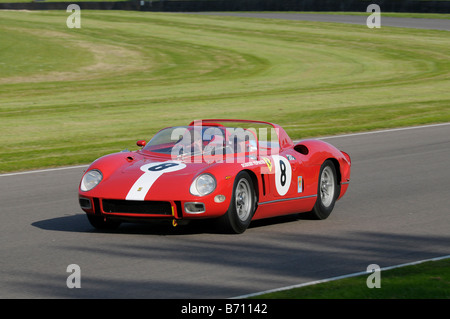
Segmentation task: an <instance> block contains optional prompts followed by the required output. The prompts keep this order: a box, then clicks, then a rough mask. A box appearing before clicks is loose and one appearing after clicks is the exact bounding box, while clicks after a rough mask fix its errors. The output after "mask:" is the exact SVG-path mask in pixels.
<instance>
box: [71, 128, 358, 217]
mask: <svg viewBox="0 0 450 319" xmlns="http://www.w3.org/2000/svg"><path fill="white" fill-rule="evenodd" d="M219 122H221V123H224V122H225V123H226V122H233V123H236V122H237V123H242V124H244V123H245V124H246V125H248V124H255V125H259V124H267V125H270V126H271V127H272V128H274V129H276V131H277V133H278V142H279V152H278V154H268V155H266V154H261V150H262V147H261V146H260V147H259V151H258V152H255V153H254V154H251V159H249V158H248V155H249V154H248V153H245V154H240V155H239V154H238V155H237V156H235V158H234V161H233V162H231V163H230V162H226V161H225V162H217V161H213V162H210V161H209V160H208V158H207V157H205V158H202V159H201V160H196V159H195V158H194V160H192V159H193V158H189V160H188V161H187V160H186V159H183V160H180V161H179V162H178V164H179V165H181V166H179V167H178V168H177V170H175V171H171V170H170V169H169V170H167V171H166V172H160V173H158V174H159V175H157V176H156V177H152V179H151V182H150V183H151V186H150V187H149V188H148V190H147V189H144V190H143V191H144V192H146V193H145V194H144V193H142V194H140V193H139V191H141V192H142V190H139V188H137V189H136V190H135V191H134V195H133V194H131V193H132V192H131V189H132V188H133V187H138V186H139V185H136V184H137V180H139V179H142V177H143V175H145V174H147V173H145V170H143V167H151V166H152V165H157V164H158V163H159V164H161V163H166V162H167V163H170V162H173V161H172V159H171V158H170V157H168V156H167V155H162V154H156V153H152V152H149V151H147V150H146V149H145V148H143V149H141V150H138V151H126V152H120V153H114V154H110V155H106V156H104V157H101V158H99V159H97V160H96V161H94V162H93V163H92V164H91V165H90V166H89V168H88V169H87V170H86V173H87V172H89V171H91V170H99V171H100V172H101V174H102V175H103V179H102V180H101V182H100V183H99V184H98V185H97V186H96V187H94V188H93V189H92V190H89V191H82V190H81V189H79V199H80V205H81V208H82V209H83V210H84V211H85V212H86V213H87V214H94V215H98V216H103V217H105V218H115V219H119V220H123V221H142V220H146V219H161V218H165V219H169V220H174V221H179V220H183V219H200V218H215V217H220V216H222V215H224V214H225V213H226V212H227V210H228V207H229V205H230V199H231V198H232V192H233V184H234V180H235V177H236V175H237V174H238V173H239V172H240V171H243V170H245V171H247V172H248V173H249V174H250V176H251V178H252V181H253V186H254V189H255V191H256V196H257V207H256V211H255V214H254V216H253V220H256V219H261V218H267V217H274V216H280V215H287V214H293V213H301V212H308V211H311V209H312V208H313V207H314V204H315V202H316V200H317V196H318V194H317V193H318V179H319V172H320V168H321V165H322V164H323V163H324V161H325V160H327V159H331V160H332V161H333V163H334V164H335V167H336V172H337V177H338V184H339V188H338V189H339V192H340V193H339V196H338V199H339V198H341V197H342V196H343V195H344V194H345V192H346V191H347V188H348V184H349V181H350V166H351V161H350V157H349V155H348V154H346V153H345V152H342V151H340V150H338V149H336V148H335V147H334V146H332V145H330V144H328V143H325V142H323V141H321V140H303V141H300V142H298V143H296V144H294V143H293V142H292V140H291V139H290V138H289V136H288V135H287V133H286V132H285V131H284V129H283V128H281V127H280V126H279V125H276V124H272V123H267V122H261V121H247V120H202V125H203V126H216V125H217V126H221V125H219V124H216V123H219ZM194 124H195V122H192V123H191V124H190V125H194ZM142 144H145V143H142V141H140V145H141V146H142ZM241 155H242V156H241ZM244 158H246V159H245V161H243V159H244ZM281 162H284V163H285V164H280V165H284V166H287V167H283V169H285V170H289V169H290V172H291V173H290V174H287V176H289V175H290V178H289V181H288V183H287V184H285V185H287V186H285V187H283V189H282V190H281V188H280V184H279V183H277V179H279V174H278V175H277V174H276V172H277V170H279V169H280V166H279V165H278V163H281ZM286 162H288V163H289V165H288V164H287V163H286ZM152 163H157V164H152ZM289 166H290V168H289ZM180 167H182V168H180ZM159 168H161V167H159ZM202 173H209V174H211V175H213V176H214V177H215V179H216V184H217V186H216V188H215V190H214V191H213V192H212V193H211V194H208V195H205V196H196V195H192V194H191V192H190V186H191V184H192V183H193V181H194V180H195V178H196V177H197V176H198V175H200V174H202ZM142 185H145V184H142ZM141 188H142V187H141ZM144 188H145V187H144ZM136 194H137V195H136ZM218 195H223V196H224V197H225V199H224V200H223V201H222V202H218V201H217V200H215V198H217V196H218ZM133 196H136V197H133ZM185 203H202V204H203V205H204V212H200V213H199V212H188V211H186V209H185ZM146 205H147V206H146ZM148 205H150V206H148ZM144 206H146V207H147V208H145V207H144ZM143 207H144V208H143ZM148 207H154V209H150V211H149V210H148Z"/></svg>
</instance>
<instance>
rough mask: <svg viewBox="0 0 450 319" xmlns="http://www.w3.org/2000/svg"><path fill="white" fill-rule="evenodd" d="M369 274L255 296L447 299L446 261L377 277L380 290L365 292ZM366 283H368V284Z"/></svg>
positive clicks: (449, 262)
mask: <svg viewBox="0 0 450 319" xmlns="http://www.w3.org/2000/svg"><path fill="white" fill-rule="evenodd" d="M369 275H370V274H369V273H368V274H367V275H363V276H358V277H352V278H346V279H340V280H336V281H330V282H326V283H321V284H317V285H312V286H306V287H302V288H295V289H290V290H285V291H279V292H274V293H269V294H264V295H260V296H257V297H255V298H260V299H272V298H273V299H448V298H450V259H443V260H439V261H429V262H426V263H422V264H418V265H413V266H406V267H401V268H396V269H391V270H386V271H382V272H381V273H380V283H381V285H380V288H368V287H367V284H366V280H367V278H368V276H369ZM370 282H372V281H371V280H370Z"/></svg>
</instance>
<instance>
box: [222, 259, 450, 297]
mask: <svg viewBox="0 0 450 319" xmlns="http://www.w3.org/2000/svg"><path fill="white" fill-rule="evenodd" d="M447 258H450V255H446V256H442V257H436V258H431V259H425V260H419V261H414V262H410V263H406V264H401V265H395V266H390V267H385V268H381V269H380V270H381V271H384V270H390V269H395V268H400V267H405V266H413V265H418V264H421V263H424V262H427V261H437V260H442V259H447ZM370 274H371V273H370V272H367V271H361V272H357V273H353V274H348V275H343V276H337V277H332V278H328V279H322V280H316V281H310V282H306V283H303V284H298V285H292V286H286V287H281V288H276V289H271V290H266V291H261V292H256V293H252V294H248V295H242V296H238V297H232V298H229V299H245V298H249V297H255V296H260V295H263V294H267V293H272V292H278V291H284V290H290V289H293V288H301V287H305V286H312V285H317V284H321V283H324V282H329V281H335V280H339V279H344V278H350V277H357V276H362V275H370Z"/></svg>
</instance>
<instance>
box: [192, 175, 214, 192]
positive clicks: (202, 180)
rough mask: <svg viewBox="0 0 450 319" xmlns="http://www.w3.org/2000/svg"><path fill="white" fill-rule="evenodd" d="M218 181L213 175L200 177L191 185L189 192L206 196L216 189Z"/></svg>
mask: <svg viewBox="0 0 450 319" xmlns="http://www.w3.org/2000/svg"><path fill="white" fill-rule="evenodd" d="M216 185H217V184H216V179H215V178H214V176H212V175H211V174H201V175H199V176H198V177H197V178H196V179H195V180H194V181H193V182H192V184H191V188H190V189H189V191H190V192H191V194H192V195H196V196H205V195H208V194H211V193H212V192H213V191H214V190H215V189H216Z"/></svg>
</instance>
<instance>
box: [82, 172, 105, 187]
mask: <svg viewBox="0 0 450 319" xmlns="http://www.w3.org/2000/svg"><path fill="white" fill-rule="evenodd" d="M102 179H103V175H102V173H101V172H100V171H99V170H96V169H93V170H91V171H89V172H87V173H86V174H84V176H83V179H82V180H81V185H80V189H81V190H82V191H83V192H87V191H90V190H91V189H93V188H94V187H95V186H97V185H98V183H100V182H101V181H102Z"/></svg>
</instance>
